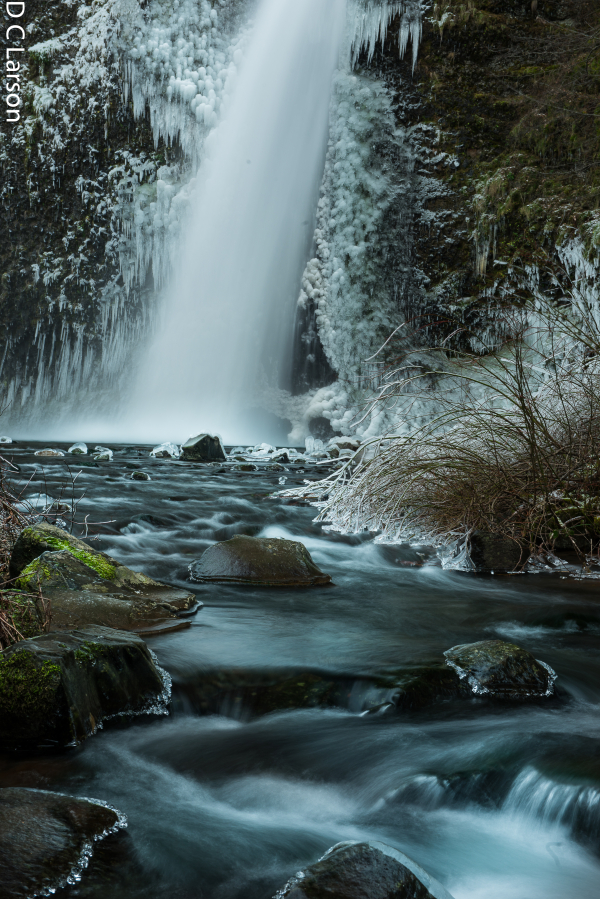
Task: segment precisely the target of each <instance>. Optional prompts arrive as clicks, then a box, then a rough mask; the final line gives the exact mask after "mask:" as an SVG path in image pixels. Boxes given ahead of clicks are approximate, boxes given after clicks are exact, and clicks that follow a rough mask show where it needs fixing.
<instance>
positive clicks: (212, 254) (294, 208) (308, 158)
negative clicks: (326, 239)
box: [120, 0, 346, 442]
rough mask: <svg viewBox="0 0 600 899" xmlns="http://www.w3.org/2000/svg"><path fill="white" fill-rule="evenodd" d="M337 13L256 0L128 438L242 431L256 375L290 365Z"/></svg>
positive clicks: (339, 20)
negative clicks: (246, 47)
mask: <svg viewBox="0 0 600 899" xmlns="http://www.w3.org/2000/svg"><path fill="white" fill-rule="evenodd" d="M345 21H346V17H345V2H344V0H325V2H324V0H263V2H262V5H261V7H260V8H259V11H258V14H257V18H256V22H255V29H254V37H253V40H252V42H251V45H250V48H249V51H248V55H247V58H246V60H245V61H244V63H243V65H242V68H241V72H240V77H239V81H238V84H237V87H236V88H235V91H234V93H233V96H232V98H231V101H230V104H229V108H228V109H227V110H226V112H225V116H224V120H223V121H222V123H221V124H220V125H219V127H218V128H217V129H215V131H214V132H213V133H212V134H211V135H210V137H209V139H208V140H207V155H206V158H205V161H204V162H203V164H202V166H201V168H200V170H199V172H198V175H197V178H196V188H195V190H196V196H195V202H194V209H195V211H194V215H193V221H191V222H190V224H189V227H188V228H187V229H186V238H185V244H184V246H183V247H182V257H181V263H180V268H179V271H178V273H177V274H176V276H175V278H174V280H173V282H172V284H171V285H170V287H169V289H168V290H167V293H166V297H165V300H164V304H163V310H162V317H161V321H160V325H159V327H158V329H157V333H156V336H155V339H154V341H153V342H152V343H151V345H150V347H149V349H148V351H147V353H146V354H145V358H144V361H143V364H142V366H141V369H140V372H139V378H138V383H137V385H136V388H135V390H134V391H133V401H132V407H131V410H130V412H129V414H128V416H127V420H128V429H131V431H132V432H133V433H131V435H130V436H131V437H133V436H135V437H136V438H137V439H138V440H144V439H146V440H155V439H161V438H162V437H163V436H165V435H166V436H169V437H172V438H173V439H185V438H186V437H187V436H188V435H189V434H191V433H197V432H198V431H202V430H209V431H212V432H219V433H220V434H222V436H223V437H224V439H225V440H226V441H228V442H235V441H237V440H240V439H242V436H243V439H244V440H248V439H251V438H252V433H251V432H252V419H253V417H255V412H254V413H253V412H251V411H250V410H251V408H252V406H255V405H256V402H257V399H258V396H257V394H258V390H259V387H258V385H259V383H260V381H261V379H262V378H263V377H264V375H265V374H267V375H268V376H269V378H271V379H273V378H274V377H276V373H277V371H282V372H283V371H285V367H286V366H288V365H289V363H290V359H289V355H290V349H291V335H292V326H293V316H294V305H295V300H296V297H297V294H298V288H299V283H300V277H301V273H302V268H303V265H304V263H305V261H306V258H307V255H308V253H309V252H310V240H311V237H312V231H313V226H314V211H315V206H316V200H317V197H318V189H319V183H320V179H321V175H322V170H323V163H324V153H325V146H326V142H327V132H328V112H329V103H330V96H331V84H332V77H333V72H334V69H335V66H336V64H337V61H338V56H339V52H340V46H341V40H342V37H343V33H344V26H345ZM257 425H258V429H260V432H261V433H260V435H259V434H257V437H258V436H261V438H263V439H264V433H265V430H264V425H263V426H262V427H261V424H260V422H258V423H257ZM120 430H122V428H120ZM249 435H250V436H249Z"/></svg>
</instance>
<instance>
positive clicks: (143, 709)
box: [0, 627, 170, 750]
mask: <svg viewBox="0 0 600 899" xmlns="http://www.w3.org/2000/svg"><path fill="white" fill-rule="evenodd" d="M169 695H170V682H169V680H168V676H167V675H166V674H165V673H164V672H163V671H162V670H161V669H159V668H158V667H157V665H156V664H155V662H154V659H153V658H152V655H151V654H150V651H149V649H148V647H147V646H146V644H145V643H144V641H143V640H141V639H140V638H139V637H138V636H136V635H134V634H130V633H126V632H123V631H118V630H113V629H111V628H105V627H88V628H84V629H81V630H76V631H71V632H63V633H60V632H59V633H54V634H44V635H43V636H40V637H35V638H33V639H30V640H23V641H22V642H20V643H16V644H15V645H14V646H10V647H9V648H8V649H5V650H4V651H3V652H2V653H0V747H2V748H3V749H5V750H6V749H36V748H40V747H62V746H72V745H75V744H77V743H80V742H81V741H82V740H85V739H86V737H89V736H91V735H92V734H94V733H95V732H96V730H97V728H98V727H99V726H100V725H101V724H102V722H103V721H105V720H106V719H107V718H110V717H112V716H114V715H122V714H143V713H148V712H153V711H161V712H162V711H164V708H165V703H166V702H167V701H168V698H169Z"/></svg>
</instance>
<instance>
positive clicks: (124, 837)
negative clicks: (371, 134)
mask: <svg viewBox="0 0 600 899" xmlns="http://www.w3.org/2000/svg"><path fill="white" fill-rule="evenodd" d="M39 446H40V445H38V444H36V445H34V444H29V445H25V444H22V445H21V444H19V445H14V446H11V447H7V448H3V452H4V453H5V454H6V455H7V458H12V459H14V461H15V462H16V463H18V465H19V466H20V468H21V475H20V476H19V477H20V478H21V479H27V478H28V477H30V476H31V475H32V474H33V473H34V472H35V473H36V480H35V482H32V484H31V485H30V486H29V487H28V488H27V489H26V491H25V492H26V493H33V492H35V491H38V490H39V492H45V493H47V494H49V495H51V496H53V497H59V496H60V494H61V489H63V488H64V493H63V496H64V499H66V500H68V501H69V500H70V495H71V487H70V485H69V478H68V476H67V472H66V469H65V460H68V462H69V467H70V468H71V471H72V472H74V473H75V472H77V471H79V469H80V467H81V466H79V465H78V464H77V458H76V457H74V456H65V457H64V458H62V459H56V460H54V459H46V458H40V457H35V456H34V455H33V451H34V450H35V449H37V448H38V447H39ZM61 448H63V449H64V448H66V445H65V447H61ZM113 449H114V451H115V456H114V460H113V461H112V462H106V463H102V462H100V463H98V465H97V467H83V468H81V474H79V475H78V476H77V479H76V482H75V489H74V493H75V496H76V497H79V496H81V494H84V495H83V497H82V498H81V499H80V500H79V501H78V504H77V516H76V517H77V520H78V521H83V520H84V519H85V517H86V516H89V518H88V520H89V522H91V523H92V524H90V528H89V533H90V535H92V537H93V545H94V547H96V548H98V549H102V550H103V551H105V552H108V553H109V554H110V555H112V556H114V557H115V558H117V559H118V560H120V561H121V562H123V563H124V564H125V565H127V566H129V567H131V568H133V569H136V570H140V571H144V572H145V573H146V574H149V575H151V576H152V577H154V578H156V579H158V580H161V581H165V582H167V583H170V584H174V585H177V586H181V587H184V588H187V589H191V590H193V592H195V593H196V594H197V596H198V599H199V600H201V601H202V602H203V603H204V607H203V608H202V609H200V611H198V612H197V613H196V614H195V616H194V617H193V618H192V619H191V626H190V627H189V629H187V630H182V631H179V632H176V633H172V634H167V635H162V636H160V637H154V638H148V644H149V646H150V647H151V649H152V650H153V651H154V652H155V653H156V655H157V656H158V659H159V661H160V664H161V665H162V666H163V667H164V668H165V669H166V670H167V671H168V672H169V673H170V675H171V676H172V679H173V701H172V706H171V712H170V714H169V715H168V716H167V717H162V718H159V717H154V718H151V717H147V718H136V719H132V720H129V721H121V722H110V723H108V724H107V725H106V727H105V728H104V729H103V730H102V731H100V732H99V733H98V734H97V735H96V736H94V737H93V738H91V739H89V740H88V741H86V742H85V743H84V744H83V745H81V746H80V747H78V748H77V749H72V750H68V751H65V752H61V753H56V754H52V753H47V754H36V755H32V754H30V755H26V754H20V755H11V756H9V755H2V756H0V785H1V786H27V787H36V788H42V789H51V790H57V791H60V792H64V793H69V794H73V795H76V796H86V797H93V798H97V799H102V800H105V801H106V802H108V803H110V804H111V805H114V806H115V807H117V808H118V809H120V810H121V811H122V812H124V813H125V815H126V816H127V819H128V828H127V830H126V831H124V832H123V833H122V834H119V835H117V836H115V837H111V838H110V839H108V840H106V841H105V842H103V843H102V844H100V845H99V846H98V848H97V850H96V852H95V854H94V857H93V859H92V861H91V863H90V866H89V869H88V871H87V872H86V873H85V874H84V875H83V878H82V880H81V882H79V883H77V884H75V885H73V886H71V887H68V888H66V889H64V890H61V891H59V892H58V893H57V894H56V895H57V896H63V895H64V896H65V897H67V896H70V897H86V899H103V897H113V896H118V897H119V899H138V897H139V899H141V897H147V896H152V897H154V899H167V897H169V899H270V897H272V896H274V894H275V893H276V891H277V890H278V889H280V888H281V887H282V886H283V885H284V884H285V882H286V881H287V879H288V878H289V877H290V876H291V875H292V874H294V873H295V872H296V871H297V870H298V869H299V868H302V867H304V866H306V865H308V864H311V863H313V862H314V861H316V860H317V858H318V857H320V856H321V855H322V854H323V853H324V852H325V851H326V850H327V849H328V848H329V847H330V846H332V845H333V844H334V843H337V842H339V841H342V840H363V839H376V840H381V841H382V842H385V843H388V844H390V845H392V846H394V847H396V848H398V849H400V850H401V851H403V852H405V853H406V854H407V855H409V856H410V857H411V858H413V859H414V860H415V861H417V862H418V863H419V864H420V865H421V866H422V867H424V868H425V869H426V870H427V871H428V872H429V873H430V874H432V875H433V876H434V877H436V878H437V879H439V880H440V881H441V882H442V883H443V884H444V886H445V887H446V888H447V889H448V890H449V891H450V892H451V893H452V895H453V896H454V897H455V899H538V897H539V899H567V897H571V896H573V897H575V896H577V897H578V899H597V896H598V883H599V882H600V715H599V704H600V614H599V608H600V606H599V602H598V600H599V598H600V593H599V591H600V585H599V584H598V583H597V582H596V581H591V580H582V581H578V580H576V579H572V578H571V579H567V578H564V577H563V578H561V577H560V576H550V575H544V574H538V575H531V574H530V575H520V576H519V575H516V576H505V577H499V576H495V577H494V576H483V575H473V574H465V573H461V572H456V571H454V572H453V571H445V570H443V569H442V568H441V567H440V565H439V564H438V563H437V562H435V561H433V560H430V561H426V562H425V563H424V564H421V561H422V557H420V556H418V554H417V551H416V550H415V549H414V548H411V547H408V546H406V547H385V546H381V545H378V544H376V543H374V541H373V537H372V535H369V534H364V535H356V536H342V535H339V534H335V533H328V532H327V531H326V530H324V529H323V527H322V525H320V524H316V523H314V521H313V519H314V517H315V514H316V512H315V509H314V508H313V507H310V506H308V505H302V504H296V503H294V502H290V500H289V499H286V498H282V497H278V496H274V495H273V494H274V492H275V491H277V490H281V489H282V487H281V486H280V484H279V480H280V478H281V477H282V475H283V476H285V478H286V482H285V487H286V488H288V487H293V486H295V485H296V484H298V485H301V484H302V483H303V481H304V479H305V478H308V479H310V478H316V477H318V476H319V472H318V470H317V469H315V468H310V469H307V468H306V466H300V465H295V466H294V465H289V466H286V468H287V469H288V470H287V471H285V472H281V471H268V470H267V469H263V470H258V471H252V472H245V471H233V470H223V469H222V468H219V466H211V465H197V464H196V465H195V464H192V463H185V462H180V461H172V460H168V459H151V458H149V456H148V453H149V450H150V449H151V447H141V446H140V447H132V446H121V447H117V446H113ZM42 462H43V465H42V464H41V463H42ZM136 467H137V468H141V469H142V470H144V471H146V472H147V473H148V474H149V475H150V476H151V480H150V481H136V480H131V473H132V471H133V470H134V468H136ZM303 469H306V470H303ZM61 485H63V487H62V488H61ZM64 485H66V487H64ZM94 522H101V523H100V524H94ZM74 533H76V534H77V535H80V533H81V530H80V529H79V528H76V529H75V531H74ZM239 533H242V534H250V535H261V536H270V537H287V538H290V539H294V540H300V541H301V542H302V543H304V544H305V545H306V547H307V548H308V550H309V551H310V553H311V555H312V557H313V559H314V560H315V562H316V563H317V564H318V565H319V566H320V567H321V568H322V569H323V571H325V572H327V573H329V574H330V575H331V576H332V577H333V581H334V586H328V587H319V588H313V589H307V590H286V589H275V590H273V589H271V590H269V589H268V588H261V589H255V588H251V587H239V586H237V587H234V586H223V585H202V584H191V583H190V581H189V580H188V577H189V574H188V566H189V565H190V563H192V562H193V561H194V560H196V559H199V558H200V556H201V555H202V553H203V551H204V550H205V549H206V548H207V547H208V546H210V545H211V543H213V542H215V541H219V540H226V539H228V538H229V537H232V536H233V535H234V534H239ZM96 535H97V536H96ZM492 638H500V639H505V640H509V641H513V642H516V643H518V644H519V645H520V646H522V647H524V648H525V649H528V650H530V651H531V652H533V653H534V655H535V656H536V658H538V659H541V660H543V661H544V662H546V663H548V664H549V665H551V666H552V667H553V668H554V670H555V671H556V672H557V674H558V681H557V687H558V688H559V690H558V692H557V695H556V696H555V697H552V698H551V699H549V700H546V701H539V702H535V703H532V704H527V705H519V704H513V703H496V704H494V703H489V702H485V701H484V700H481V699H473V700H472V701H471V702H464V701H463V702H462V703H445V704H441V705H437V706H435V707H432V708H430V709H425V710H422V711H419V712H413V713H403V714H398V715H392V716H388V715H385V714H365V712H368V711H369V709H373V708H374V707H375V706H376V704H377V702H378V701H381V700H383V699H384V698H385V697H384V691H382V690H380V693H381V695H376V694H377V689H376V688H375V687H373V679H376V678H377V677H380V676H382V675H386V674H389V673H390V672H393V671H394V670H395V669H397V668H399V667H400V666H402V667H407V666H410V665H417V664H423V663H429V662H437V661H439V660H440V657H441V654H442V652H443V651H444V650H445V649H448V648H449V647H451V646H454V645H456V644H458V643H469V642H474V641H477V640H484V639H492ZM281 672H283V673H288V674H289V673H290V672H292V673H293V672H296V673H298V672H300V673H302V672H317V673H320V674H325V675H328V676H332V677H336V678H342V680H343V683H344V684H345V691H344V697H345V699H344V702H343V703H342V707H340V708H334V707H331V708H304V709H295V710H294V709H284V710H279V711H278V710H275V711H271V712H270V713H268V714H265V715H262V716H258V715H255V714H253V713H252V711H251V709H249V708H248V707H247V705H246V704H245V703H244V701H243V699H242V700H240V699H239V696H238V698H236V696H235V695H234V694H235V690H233V692H232V693H231V695H230V696H229V697H228V698H226V699H224V700H223V701H222V702H221V704H220V705H219V706H218V707H212V706H211V707H209V708H208V709H206V708H202V704H201V702H200V699H199V698H198V695H197V691H198V690H200V689H201V687H200V686H199V685H201V684H202V683H204V682H205V681H206V679H207V678H210V677H213V676H214V677H217V678H219V677H225V678H226V679H227V680H228V682H230V683H232V684H234V685H235V683H236V678H237V679H238V680H239V679H242V680H243V678H246V681H248V678H250V680H252V677H254V679H255V680H257V679H258V680H260V679H263V680H264V679H265V678H266V679H268V678H270V677H271V678H273V677H275V678H277V676H278V673H281ZM300 686H302V682H300Z"/></svg>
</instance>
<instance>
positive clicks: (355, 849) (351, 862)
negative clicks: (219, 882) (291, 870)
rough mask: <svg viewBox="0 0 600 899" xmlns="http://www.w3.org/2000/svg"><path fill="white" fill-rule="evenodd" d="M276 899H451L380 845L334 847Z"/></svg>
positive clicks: (397, 854)
mask: <svg viewBox="0 0 600 899" xmlns="http://www.w3.org/2000/svg"><path fill="white" fill-rule="evenodd" d="M276 899H452V897H451V895H450V893H449V892H448V891H447V890H446V889H445V888H444V887H443V886H442V885H441V883H439V882H438V881H437V880H434V878H433V877H431V876H430V875H429V874H427V872H426V871H424V870H423V869H422V868H421V867H420V866H419V865H417V864H416V862H413V861H412V859H410V858H408V856H406V855H404V854H403V853H402V852H398V851H397V850H396V849H393V848H392V847H391V846H387V845H385V844H384V843H379V842H374V841H369V842H368V843H338V844H337V845H336V846H333V847H332V848H331V849H330V850H329V852H327V853H326V854H325V855H324V856H323V858H322V859H320V860H319V861H318V862H317V863H316V864H314V865H311V866H310V867H309V868H306V870H305V871H302V872H299V873H298V874H297V875H296V876H295V877H293V878H292V879H291V880H290V881H289V883H288V884H287V885H286V886H285V887H284V888H283V889H282V890H280V891H279V892H278V893H277V897H276Z"/></svg>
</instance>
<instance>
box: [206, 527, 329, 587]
mask: <svg viewBox="0 0 600 899" xmlns="http://www.w3.org/2000/svg"><path fill="white" fill-rule="evenodd" d="M190 574H191V576H192V579H193V580H195V581H216V582H217V583H222V584H227V583H229V584H250V585H253V586H261V587H316V586H321V585H323V584H330V583H331V577H330V576H329V575H328V574H324V572H322V571H321V569H320V568H318V567H317V566H316V565H315V563H314V562H313V560H312V559H311V557H310V553H309V552H308V550H307V549H306V547H305V546H303V544H302V543H298V542H297V541H295V540H283V539H281V538H278V537H276V538H271V537H246V536H242V535H238V536H236V537H232V538H231V540H225V541H223V542H222V543H215V544H214V545H213V546H209V548H208V549H207V550H206V552H205V553H204V555H203V556H202V558H201V559H200V560H199V561H198V562H193V563H192V565H190Z"/></svg>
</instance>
